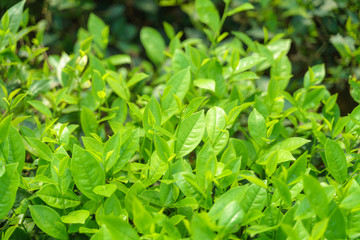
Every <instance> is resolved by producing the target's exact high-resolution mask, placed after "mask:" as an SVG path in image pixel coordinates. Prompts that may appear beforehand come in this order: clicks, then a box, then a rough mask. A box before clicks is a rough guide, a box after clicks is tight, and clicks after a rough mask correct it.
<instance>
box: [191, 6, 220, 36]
mask: <svg viewBox="0 0 360 240" xmlns="http://www.w3.org/2000/svg"><path fill="white" fill-rule="evenodd" d="M195 8H196V12H197V13H198V15H199V18H200V21H201V22H203V23H205V24H206V25H208V26H209V27H210V29H211V30H212V31H213V32H216V31H217V29H218V26H219V23H220V16H219V13H218V11H217V10H216V8H215V6H214V4H213V3H212V2H211V0H196V1H195Z"/></svg>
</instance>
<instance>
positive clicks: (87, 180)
mask: <svg viewBox="0 0 360 240" xmlns="http://www.w3.org/2000/svg"><path fill="white" fill-rule="evenodd" d="M70 170H71V174H72V176H73V178H74V182H75V184H76V186H77V188H78V189H79V190H80V191H81V192H82V193H83V194H84V195H85V196H87V197H88V198H90V199H92V200H94V201H99V200H100V199H101V197H100V196H98V195H96V194H95V193H94V192H93V189H94V188H95V187H96V186H98V185H103V184H104V183H105V173H104V169H102V167H101V166H100V165H99V163H98V162H97V160H96V159H95V158H94V157H93V156H92V155H91V154H90V153H89V152H87V151H85V150H83V149H82V148H80V147H79V146H77V145H74V150H73V157H72V160H71V169H70Z"/></svg>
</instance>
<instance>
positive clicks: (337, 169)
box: [325, 139, 348, 183]
mask: <svg viewBox="0 0 360 240" xmlns="http://www.w3.org/2000/svg"><path fill="white" fill-rule="evenodd" d="M325 157H326V163H327V170H328V172H329V173H330V174H331V175H332V176H333V177H334V178H335V180H336V181H338V182H339V183H344V182H345V181H346V179H347V177H348V173H347V163H346V157H345V153H344V151H343V150H342V148H341V147H340V146H339V144H337V143H336V142H335V141H333V140H331V139H327V140H326V144H325Z"/></svg>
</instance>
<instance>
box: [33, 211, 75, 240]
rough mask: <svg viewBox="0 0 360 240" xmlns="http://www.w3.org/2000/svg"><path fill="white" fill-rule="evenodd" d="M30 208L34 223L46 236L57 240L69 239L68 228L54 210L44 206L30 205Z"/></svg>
mask: <svg viewBox="0 0 360 240" xmlns="http://www.w3.org/2000/svg"><path fill="white" fill-rule="evenodd" d="M29 208H30V213H31V217H32V218H33V220H34V222H35V223H36V225H37V226H38V227H39V228H40V229H41V230H43V231H44V232H45V233H46V234H48V235H50V236H51V237H54V238H57V239H64V240H67V239H69V237H68V235H67V231H66V227H65V225H64V224H63V223H62V222H61V220H60V216H59V214H58V213H57V212H56V211H55V210H54V209H52V208H50V207H48V206H43V205H30V206H29Z"/></svg>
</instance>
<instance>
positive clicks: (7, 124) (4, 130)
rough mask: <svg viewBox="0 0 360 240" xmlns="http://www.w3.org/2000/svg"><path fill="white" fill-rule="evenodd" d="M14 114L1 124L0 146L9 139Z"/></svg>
mask: <svg viewBox="0 0 360 240" xmlns="http://www.w3.org/2000/svg"><path fill="white" fill-rule="evenodd" d="M11 120H12V114H11V115H10V116H7V117H5V118H4V119H2V120H1V122H0V144H1V143H2V142H4V141H5V139H6V138H7V137H8V135H9V132H10V128H11Z"/></svg>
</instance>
